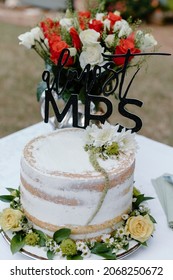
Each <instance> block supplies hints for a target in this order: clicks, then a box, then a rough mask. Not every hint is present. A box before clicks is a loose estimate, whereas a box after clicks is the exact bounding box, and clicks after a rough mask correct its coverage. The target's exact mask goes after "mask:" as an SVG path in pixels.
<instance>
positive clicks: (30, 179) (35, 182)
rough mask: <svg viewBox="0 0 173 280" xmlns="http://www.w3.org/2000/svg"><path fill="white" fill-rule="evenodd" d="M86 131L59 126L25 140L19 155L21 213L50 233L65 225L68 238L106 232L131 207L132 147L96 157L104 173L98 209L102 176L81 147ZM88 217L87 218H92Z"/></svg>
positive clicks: (90, 236) (85, 237)
mask: <svg viewBox="0 0 173 280" xmlns="http://www.w3.org/2000/svg"><path fill="white" fill-rule="evenodd" d="M84 134H85V130H83V129H77V128H70V129H60V130H57V131H55V132H53V133H51V134H48V135H45V136H41V137H38V138H35V139H33V140H32V141H30V142H29V143H28V144H27V145H26V146H25V148H24V151H23V155H22V159H21V184H20V191H21V202H22V206H23V209H24V213H25V215H26V217H27V218H28V219H29V220H30V221H31V222H32V223H33V224H34V227H35V228H37V229H41V230H42V231H43V232H45V233H46V234H48V235H50V236H52V235H53V233H54V232H55V231H56V230H58V229H60V228H64V227H66V228H70V229H71V230H72V238H74V239H87V238H97V237H98V238H99V237H100V236H101V235H102V234H103V233H110V232H112V231H113V229H114V228H115V227H116V225H117V223H119V222H120V221H121V219H122V215H123V214H125V213H127V212H128V211H129V210H130V209H131V205H132V192H133V176H134V166H135V159H134V158H135V156H134V152H133V151H131V152H129V153H124V152H121V153H120V154H119V155H118V157H114V158H113V157H109V158H108V159H106V160H103V159H102V158H98V162H99V165H100V166H101V167H102V168H103V170H105V172H106V174H107V175H108V177H109V187H108V190H107V193H106V195H105V198H104V200H103V201H102V203H101V207H100V209H99V211H98V212H97V213H96V215H95V216H93V213H94V212H95V211H96V208H97V207H98V203H99V201H100V198H101V197H102V194H103V191H104V186H105V177H104V176H103V174H102V173H100V172H98V171H96V170H95V168H94V167H93V165H92V164H91V161H90V158H89V153H88V152H87V151H86V150H85V149H84V145H85V144H84ZM92 216H93V218H92V219H91V217H92Z"/></svg>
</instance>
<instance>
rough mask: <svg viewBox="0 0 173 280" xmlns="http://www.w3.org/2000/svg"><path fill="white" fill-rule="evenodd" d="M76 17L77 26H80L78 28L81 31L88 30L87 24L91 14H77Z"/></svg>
mask: <svg viewBox="0 0 173 280" xmlns="http://www.w3.org/2000/svg"><path fill="white" fill-rule="evenodd" d="M78 17H79V24H80V28H81V29H82V30H84V29H87V28H88V23H89V20H90V17H91V13H90V12H88V11H87V12H78Z"/></svg>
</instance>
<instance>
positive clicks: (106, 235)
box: [101, 233, 111, 243]
mask: <svg viewBox="0 0 173 280" xmlns="http://www.w3.org/2000/svg"><path fill="white" fill-rule="evenodd" d="M110 237H111V235H110V234H106V233H105V234H103V235H102V236H101V240H102V241H103V242H105V243H109V240H110Z"/></svg>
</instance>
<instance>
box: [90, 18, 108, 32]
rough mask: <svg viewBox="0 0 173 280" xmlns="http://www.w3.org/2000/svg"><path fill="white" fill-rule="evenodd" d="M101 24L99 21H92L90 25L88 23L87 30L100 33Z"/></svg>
mask: <svg viewBox="0 0 173 280" xmlns="http://www.w3.org/2000/svg"><path fill="white" fill-rule="evenodd" d="M103 26H104V25H103V22H101V20H96V19H93V20H92V22H91V23H89V28H90V29H94V30H95V31H97V32H101V31H102V30H103Z"/></svg>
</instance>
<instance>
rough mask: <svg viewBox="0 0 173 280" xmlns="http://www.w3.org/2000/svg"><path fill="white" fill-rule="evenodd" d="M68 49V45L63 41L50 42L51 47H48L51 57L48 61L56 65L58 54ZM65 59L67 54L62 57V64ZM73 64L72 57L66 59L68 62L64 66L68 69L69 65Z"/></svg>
mask: <svg viewBox="0 0 173 280" xmlns="http://www.w3.org/2000/svg"><path fill="white" fill-rule="evenodd" d="M67 48H69V46H68V44H67V43H66V42H64V41H59V40H54V41H52V42H51V45H50V53H51V57H50V59H51V60H52V61H53V62H54V63H55V64H57V62H58V59H59V57H60V54H61V52H62V50H64V49H67ZM66 58H67V54H65V55H64V57H63V60H62V63H64V62H65V60H66ZM72 64H73V58H72V57H69V58H68V61H67V62H66V64H65V66H66V67H68V66H70V65H72Z"/></svg>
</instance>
